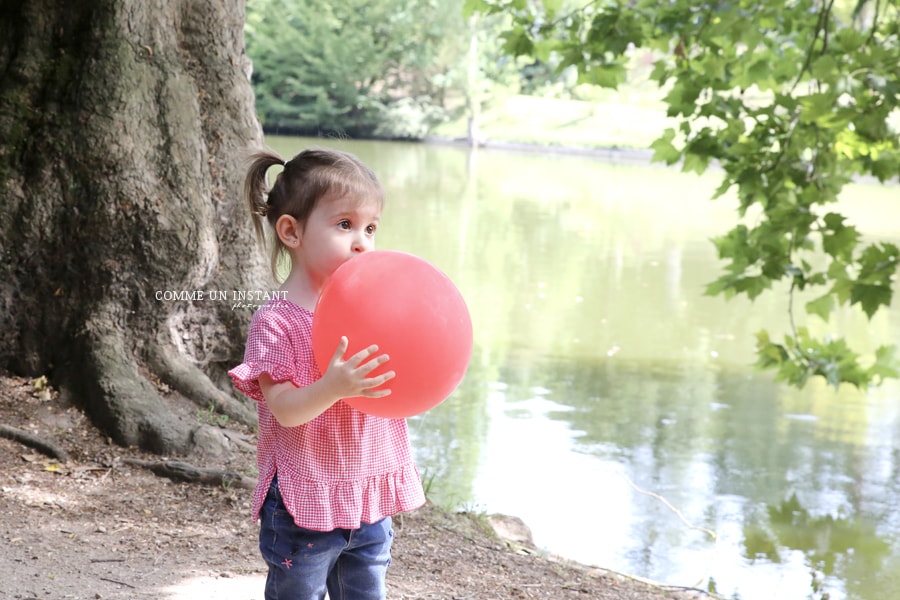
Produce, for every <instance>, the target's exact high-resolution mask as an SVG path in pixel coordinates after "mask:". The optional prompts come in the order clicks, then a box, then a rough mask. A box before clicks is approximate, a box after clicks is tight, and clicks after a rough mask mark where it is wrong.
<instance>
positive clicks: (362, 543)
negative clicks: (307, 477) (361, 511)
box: [259, 478, 394, 600]
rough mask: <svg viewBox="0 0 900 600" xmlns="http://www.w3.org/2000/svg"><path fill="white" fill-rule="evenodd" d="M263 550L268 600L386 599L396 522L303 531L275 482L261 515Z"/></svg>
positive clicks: (386, 519)
mask: <svg viewBox="0 0 900 600" xmlns="http://www.w3.org/2000/svg"><path fill="white" fill-rule="evenodd" d="M260 520H261V523H260V529H259V550H260V552H261V553H262V556H263V559H265V561H266V564H268V565H269V575H268V577H267V578H266V600H322V599H323V598H325V590H326V589H327V590H328V596H329V598H330V600H384V598H385V596H386V589H385V583H384V578H385V575H386V574H387V568H388V565H389V564H390V563H391V542H392V541H393V539H394V531H393V529H392V528H391V518H390V517H387V518H385V519H382V520H381V521H378V522H377V523H372V524H368V523H363V524H362V525H361V526H360V528H359V529H335V530H333V531H313V530H311V529H304V528H302V527H298V526H297V525H296V523H294V518H293V517H292V516H291V515H290V513H288V511H287V509H286V508H285V506H284V502H283V501H282V499H281V492H279V491H278V480H277V478H276V480H275V481H273V482H272V486H271V487H270V488H269V493H268V495H267V496H266V500H265V502H264V503H263V506H262V510H261V511H260Z"/></svg>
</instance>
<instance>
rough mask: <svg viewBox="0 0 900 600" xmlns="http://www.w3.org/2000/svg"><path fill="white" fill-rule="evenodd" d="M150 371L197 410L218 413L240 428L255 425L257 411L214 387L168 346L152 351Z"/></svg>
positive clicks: (204, 376) (204, 375)
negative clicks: (188, 400) (236, 423)
mask: <svg viewBox="0 0 900 600" xmlns="http://www.w3.org/2000/svg"><path fill="white" fill-rule="evenodd" d="M152 361H153V365H152V366H153V368H154V370H155V371H156V373H157V375H158V376H159V377H160V379H162V380H163V381H165V382H166V383H167V384H168V385H170V386H171V387H173V388H175V389H176V390H178V391H179V392H180V393H181V394H182V395H184V396H185V397H186V398H189V399H190V400H191V401H192V402H193V403H194V404H196V405H197V406H199V407H200V408H203V409H207V408H209V407H210V406H212V407H213V409H214V410H215V411H216V412H217V413H220V414H223V415H227V416H228V417H229V418H232V419H234V420H236V421H237V422H238V423H241V424H242V425H248V426H250V427H254V426H255V425H256V410H255V407H251V406H249V405H248V404H245V403H242V402H241V401H240V400H238V399H237V398H235V397H234V396H230V395H228V394H226V393H225V392H223V391H222V390H220V389H219V388H217V387H216V386H215V384H214V383H213V382H212V381H211V380H210V379H209V377H207V376H206V374H205V373H204V372H203V371H201V370H200V369H199V368H197V367H195V366H194V365H191V364H190V363H188V362H187V361H186V360H185V359H184V357H182V356H177V355H176V354H175V353H173V352H172V349H171V348H170V347H167V346H162V344H161V345H160V347H158V348H157V349H156V352H154V354H153V357H152Z"/></svg>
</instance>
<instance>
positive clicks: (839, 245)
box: [822, 213, 860, 260]
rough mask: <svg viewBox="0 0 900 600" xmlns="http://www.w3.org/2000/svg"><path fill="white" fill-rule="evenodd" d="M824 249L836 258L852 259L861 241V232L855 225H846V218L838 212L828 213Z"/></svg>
mask: <svg viewBox="0 0 900 600" xmlns="http://www.w3.org/2000/svg"><path fill="white" fill-rule="evenodd" d="M823 220H824V222H825V230H824V231H823V233H822V249H823V250H824V251H825V252H827V253H828V254H829V255H831V256H833V257H835V258H842V259H844V260H850V259H851V258H852V256H853V250H854V249H856V244H857V242H858V241H859V238H860V234H859V232H858V231H857V230H856V228H855V227H853V226H849V227H848V226H846V225H844V221H845V220H846V218H845V217H844V216H843V215H839V214H837V213H828V214H827V215H825V218H824V219H823Z"/></svg>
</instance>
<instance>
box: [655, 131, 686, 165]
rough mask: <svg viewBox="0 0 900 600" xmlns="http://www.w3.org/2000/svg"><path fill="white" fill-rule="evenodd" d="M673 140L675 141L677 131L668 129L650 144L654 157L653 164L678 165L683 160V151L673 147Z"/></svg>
mask: <svg viewBox="0 0 900 600" xmlns="http://www.w3.org/2000/svg"><path fill="white" fill-rule="evenodd" d="M673 139H675V130H674V129H672V128H668V129H666V130H665V131H664V132H663V134H662V135H661V136H660V137H658V138H657V139H656V140H654V141H653V143H652V144H650V148H651V149H652V150H653V157H652V158H651V159H650V160H651V161H652V162H665V163H666V164H667V165H672V164H675V163H677V162H678V161H679V160H680V159H681V151H680V150H678V148H676V147H675V146H674V145H672V140H673Z"/></svg>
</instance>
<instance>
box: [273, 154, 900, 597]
mask: <svg viewBox="0 0 900 600" xmlns="http://www.w3.org/2000/svg"><path fill="white" fill-rule="evenodd" d="M267 141H268V143H269V144H270V145H271V146H272V147H273V148H275V149H276V150H278V151H280V152H281V153H282V154H283V155H285V156H290V155H293V154H294V153H296V152H298V151H299V150H301V149H302V148H304V147H306V146H308V145H320V146H323V145H324V146H330V147H338V148H343V149H346V150H349V151H351V152H353V153H355V154H357V155H358V156H360V157H361V158H362V159H363V160H364V161H365V162H366V163H368V164H369V165H370V166H371V167H373V169H374V170H375V171H376V172H377V173H378V174H379V176H380V177H381V178H382V181H383V182H384V184H385V186H386V188H387V192H388V204H387V207H386V209H385V213H384V215H383V217H382V226H381V228H380V229H379V239H378V245H379V247H380V248H385V249H397V250H404V251H407V252H411V253H414V254H417V255H419V256H422V257H424V258H426V259H427V260H429V261H431V262H432V263H433V264H435V265H437V266H438V267H440V268H441V269H442V270H443V271H444V272H446V273H447V274H448V275H449V276H450V278H451V279H452V280H453V281H454V282H455V283H456V285H457V286H458V287H459V289H460V291H461V292H462V293H463V295H464V296H465V298H466V301H467V303H468V305H469V309H470V312H471V314H472V320H473V325H474V332H475V347H474V352H473V358H472V363H471V366H470V368H469V371H468V373H467V375H466V377H465V379H464V380H463V382H462V384H461V385H460V387H459V389H458V390H457V391H456V392H455V393H454V394H453V396H451V397H450V398H449V399H448V400H447V401H446V402H444V403H443V404H441V405H440V406H438V407H437V408H435V409H433V410H431V411H429V412H428V413H426V414H424V415H421V416H418V417H415V418H413V419H411V420H410V427H411V430H412V432H413V435H414V445H415V448H416V455H417V461H418V462H419V465H420V469H421V471H422V473H423V478H424V479H425V480H426V485H427V488H428V493H429V495H430V497H431V498H432V499H433V500H434V501H436V502H438V503H439V504H444V505H446V506H451V507H455V508H465V509H470V510H476V511H485V512H489V513H491V512H501V513H507V514H511V515H515V516H518V517H520V518H522V519H523V520H524V521H525V522H526V523H527V524H528V525H529V526H530V527H531V529H532V531H533V533H534V538H535V542H536V543H537V544H538V545H539V546H541V547H543V548H545V549H547V550H548V551H550V552H553V553H556V554H560V555H563V556H566V557H569V558H572V559H575V560H578V561H580V562H583V563H587V564H593V565H598V566H601V567H605V568H609V569H614V570H617V571H622V572H626V573H630V574H634V575H639V576H642V577H647V578H650V579H653V580H657V581H660V582H664V583H667V584H672V585H683V586H692V587H700V588H703V589H715V590H717V591H718V593H719V594H721V595H722V596H724V597H726V598H741V599H753V598H766V599H774V598H784V599H790V600H796V599H799V598H813V599H817V600H824V599H825V598H830V600H838V599H844V598H846V599H858V600H883V599H884V598H894V597H900V539H898V534H900V510H898V509H900V404H898V397H900V386H898V385H897V384H896V383H889V384H886V385H884V386H883V387H881V388H878V389H875V390H871V391H869V392H868V393H863V392H860V391H857V390H855V389H852V388H843V387H842V388H841V389H840V390H838V391H835V390H833V389H831V388H829V387H827V386H825V385H823V384H821V383H820V382H813V383H812V384H810V385H809V386H807V387H806V388H805V389H803V390H795V389H792V388H788V387H785V386H782V385H779V384H776V383H774V382H773V380H772V377H771V376H770V375H769V374H765V373H759V372H757V371H755V370H754V369H753V368H752V363H753V361H754V354H753V348H754V343H755V337H754V335H755V333H756V332H757V331H759V330H760V329H764V328H765V329H767V330H769V331H770V333H772V334H773V336H780V335H782V334H783V333H784V332H785V331H786V330H787V323H788V320H787V296H786V294H785V293H784V292H775V293H771V294H766V295H765V296H764V297H762V298H760V299H758V300H757V301H756V302H755V303H749V302H747V301H745V300H743V299H735V300H732V301H725V300H723V299H722V298H710V297H706V296H704V295H703V290H704V287H705V285H706V284H707V283H709V282H710V281H712V280H713V279H714V278H715V277H716V276H717V274H718V273H719V269H720V267H721V265H720V264H719V263H718V261H717V259H716V257H715V251H714V248H713V246H712V244H711V243H710V241H709V238H710V237H712V236H715V235H718V234H721V233H724V232H725V231H727V230H728V229H729V228H730V227H731V225H732V224H733V221H734V218H735V216H734V215H735V213H734V210H733V201H732V200H730V199H728V198H724V199H720V200H716V201H710V200H709V198H710V197H711V195H712V191H713V190H714V189H715V187H716V186H717V185H718V177H717V175H716V174H715V173H711V174H708V175H706V176H703V177H697V176H694V175H686V174H682V173H679V172H677V171H674V170H670V169H664V168H661V167H657V166H648V165H638V164H625V163H622V164H616V163H615V162H613V163H610V162H608V161H603V160H599V159H598V158H596V157H587V156H575V155H560V154H550V153H515V152H503V151H487V150H484V149H482V150H479V151H477V152H472V151H469V150H467V149H463V148H457V147H449V146H438V145H424V144H405V143H386V142H352V141H340V140H321V139H319V140H310V139H302V138H280V137H273V138H269V139H268V140H267ZM897 199H898V189H897V188H896V187H880V186H874V185H873V186H869V185H857V186H852V188H851V189H850V190H849V191H848V193H847V195H846V198H845V199H844V200H842V206H841V208H842V210H845V211H846V212H847V213H848V214H849V216H850V217H851V219H852V221H853V222H854V223H855V224H857V225H858V226H859V227H860V228H861V229H862V230H863V231H864V233H865V234H866V235H868V236H870V237H872V238H876V239H893V240H894V241H896V237H897V235H898V234H900V202H897ZM898 316H900V313H898V310H897V309H896V308H895V309H893V310H892V311H885V312H883V313H879V314H878V315H876V317H875V319H874V320H873V321H872V322H867V321H866V320H865V319H863V318H861V317H860V316H859V314H857V313H856V312H855V311H852V310H846V311H842V312H841V313H840V314H838V315H836V317H835V318H834V319H833V321H832V323H830V324H824V323H821V322H818V321H816V320H814V319H810V321H809V323H808V326H809V327H810V329H812V330H813V331H814V332H821V331H836V332H839V333H841V334H842V335H845V336H846V337H847V338H848V339H850V340H851V341H852V343H854V344H856V345H857V346H858V347H860V348H864V349H874V348H875V347H877V346H878V345H880V344H884V343H895V342H897V341H900V318H898ZM435 359H436V360H440V357H436V358H435Z"/></svg>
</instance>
